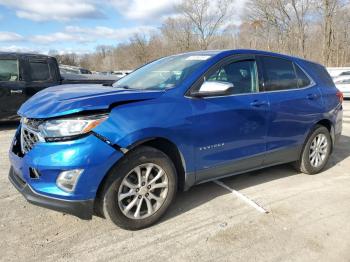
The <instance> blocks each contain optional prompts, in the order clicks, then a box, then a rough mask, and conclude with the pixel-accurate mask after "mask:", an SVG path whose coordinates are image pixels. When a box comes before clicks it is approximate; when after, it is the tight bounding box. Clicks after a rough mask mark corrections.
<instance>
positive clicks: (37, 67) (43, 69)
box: [29, 61, 51, 81]
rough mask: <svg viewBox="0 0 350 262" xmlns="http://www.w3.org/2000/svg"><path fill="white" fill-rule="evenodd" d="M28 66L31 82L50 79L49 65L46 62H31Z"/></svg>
mask: <svg viewBox="0 0 350 262" xmlns="http://www.w3.org/2000/svg"><path fill="white" fill-rule="evenodd" d="M29 65H30V75H31V79H32V81H47V80H50V79H51V75H50V69H49V64H48V63H47V62H46V61H31V62H29Z"/></svg>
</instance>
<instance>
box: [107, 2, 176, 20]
mask: <svg viewBox="0 0 350 262" xmlns="http://www.w3.org/2000/svg"><path fill="white" fill-rule="evenodd" d="M179 2H180V0H166V1H164V0H147V1H145V0H110V3H111V4H112V5H113V6H114V7H115V8H116V9H117V10H118V11H119V13H120V14H121V15H123V16H125V17H126V18H128V19H135V20H147V21H149V20H153V21H157V22H158V21H159V20H161V19H163V18H164V17H165V16H167V15H171V14H173V13H175V8H174V7H175V5H176V4H177V3H179Z"/></svg>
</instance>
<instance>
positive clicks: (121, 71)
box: [112, 70, 132, 78]
mask: <svg viewBox="0 0 350 262" xmlns="http://www.w3.org/2000/svg"><path fill="white" fill-rule="evenodd" d="M131 72H132V70H120V71H113V72H112V75H116V76H119V77H120V78H122V77H124V76H126V75H128V74H130V73H131Z"/></svg>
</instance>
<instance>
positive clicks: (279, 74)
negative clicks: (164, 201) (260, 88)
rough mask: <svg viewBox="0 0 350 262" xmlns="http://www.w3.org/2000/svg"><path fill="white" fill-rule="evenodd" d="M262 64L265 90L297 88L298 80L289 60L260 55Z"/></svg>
mask: <svg viewBox="0 0 350 262" xmlns="http://www.w3.org/2000/svg"><path fill="white" fill-rule="evenodd" d="M261 61H262V64H263V73H264V82H265V91H278V90H288V89H295V88H298V82H297V78H296V75H295V71H294V65H293V63H292V62H291V61H288V60H285V59H280V58H275V57H267V56H266V57H265V56H263V57H261Z"/></svg>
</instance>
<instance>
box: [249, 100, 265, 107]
mask: <svg viewBox="0 0 350 262" xmlns="http://www.w3.org/2000/svg"><path fill="white" fill-rule="evenodd" d="M250 105H251V106H254V107H260V106H266V105H267V101H260V100H255V101H253V102H251V103H250Z"/></svg>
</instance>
